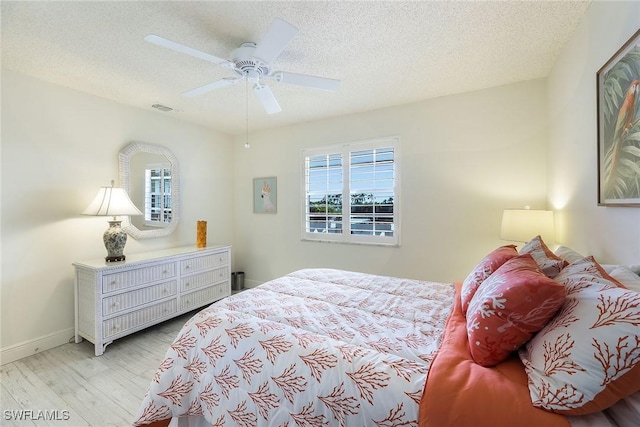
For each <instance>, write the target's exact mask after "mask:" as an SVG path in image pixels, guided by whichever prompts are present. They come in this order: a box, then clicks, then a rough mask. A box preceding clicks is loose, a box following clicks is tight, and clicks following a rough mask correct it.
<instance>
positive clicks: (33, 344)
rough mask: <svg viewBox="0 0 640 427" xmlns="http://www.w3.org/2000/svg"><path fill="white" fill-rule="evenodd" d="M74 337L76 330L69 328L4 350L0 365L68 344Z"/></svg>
mask: <svg viewBox="0 0 640 427" xmlns="http://www.w3.org/2000/svg"><path fill="white" fill-rule="evenodd" d="M74 336H75V330H74V329H73V328H69V329H65V330H63V331H60V332H54V333H52V334H49V335H45V336H43V337H40V338H36V339H34V340H30V341H25V342H22V343H20V344H15V345H12V346H9V347H7V348H3V349H2V350H0V365H4V364H7V363H11V362H15V361H16V360H19V359H22V358H24V357H28V356H31V355H33V354H36V353H40V352H41V351H45V350H49V349H51V348H54V347H58V346H60V345H63V344H67V343H68V342H69V339H70V338H71V339H73V337H74Z"/></svg>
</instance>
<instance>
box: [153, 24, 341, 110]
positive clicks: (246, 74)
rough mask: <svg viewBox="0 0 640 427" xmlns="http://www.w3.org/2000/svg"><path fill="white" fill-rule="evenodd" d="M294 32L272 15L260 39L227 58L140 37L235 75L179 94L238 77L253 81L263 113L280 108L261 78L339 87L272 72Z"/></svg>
mask: <svg viewBox="0 0 640 427" xmlns="http://www.w3.org/2000/svg"><path fill="white" fill-rule="evenodd" d="M296 34H298V29H297V28H296V27H294V26H293V25H291V24H289V23H288V22H286V21H284V20H282V19H279V18H275V19H274V20H273V22H272V23H271V26H270V27H269V29H268V30H267V32H266V33H265V34H264V35H263V36H262V39H261V40H260V42H258V43H253V42H246V43H242V45H240V47H239V48H237V49H235V50H233V51H232V52H231V56H230V59H229V60H227V59H222V58H219V57H217V56H214V55H211V54H208V53H205V52H202V51H200V50H198V49H194V48H192V47H188V46H185V45H182V44H180V43H176V42H173V41H171V40H167V39H165V38H163V37H160V36H157V35H154V34H149V35H148V36H146V37H145V38H144V39H145V40H146V41H148V42H150V43H153V44H156V45H159V46H162V47H165V48H167V49H171V50H174V51H176V52H181V53H185V54H187V55H191V56H194V57H196V58H200V59H203V60H205V61H209V62H213V63H214V64H218V65H220V66H222V67H224V68H227V69H229V70H231V71H233V72H234V73H235V76H231V77H224V78H222V79H220V80H217V81H215V82H212V83H208V84H206V85H204V86H200V87H197V88H195V89H191V90H188V91H186V92H183V93H182V95H183V96H187V97H193V96H198V95H202V94H204V93H207V92H209V91H212V90H215V89H219V88H222V87H225V86H229V85H232V84H235V83H237V82H238V81H240V80H246V81H247V82H249V83H253V92H254V93H255V94H256V96H257V97H258V99H259V100H260V102H261V103H262V106H263V107H264V109H265V110H266V111H267V113H268V114H274V113H278V112H280V111H282V109H281V108H280V104H278V101H277V100H276V98H275V96H274V95H273V92H272V91H271V89H270V88H269V86H267V85H266V84H265V83H264V82H263V81H262V80H263V79H273V80H275V81H278V82H282V83H288V84H294V85H299V86H305V87H310V88H315V89H322V90H328V91H337V90H338V88H339V87H340V80H335V79H329V78H325V77H319V76H310V75H307V74H298V73H291V72H288V71H273V70H272V69H271V63H272V62H273V61H274V60H275V59H276V58H277V57H278V56H279V55H280V53H282V51H283V50H284V48H285V47H287V45H288V44H289V43H290V42H291V40H293V38H294V37H295V36H296Z"/></svg>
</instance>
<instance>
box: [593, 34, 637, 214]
mask: <svg viewBox="0 0 640 427" xmlns="http://www.w3.org/2000/svg"><path fill="white" fill-rule="evenodd" d="M596 80H597V84H596V86H597V92H598V205H600V206H640V30H638V31H637V32H636V33H635V34H634V35H633V36H632V37H631V38H630V39H629V41H627V42H626V43H625V44H624V46H622V47H621V48H620V49H619V50H618V51H617V52H616V53H615V54H614V55H613V56H612V57H611V59H609V61H607V63H606V64H604V66H603V67H602V68H600V70H598V72H597V74H596Z"/></svg>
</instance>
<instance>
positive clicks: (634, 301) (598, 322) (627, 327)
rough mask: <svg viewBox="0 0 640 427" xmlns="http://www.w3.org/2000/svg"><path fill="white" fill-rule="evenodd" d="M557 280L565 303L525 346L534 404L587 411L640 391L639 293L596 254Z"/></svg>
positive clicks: (522, 356) (524, 359) (573, 412)
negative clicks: (611, 273) (617, 277)
mask: <svg viewBox="0 0 640 427" xmlns="http://www.w3.org/2000/svg"><path fill="white" fill-rule="evenodd" d="M556 281H558V282H559V283H561V284H563V285H564V286H565V287H566V288H567V298H566V300H565V303H564V304H563V306H562V308H560V311H559V312H558V314H557V315H556V316H555V317H554V318H553V319H552V320H551V321H550V322H549V324H548V325H547V326H545V327H544V328H543V329H542V330H541V331H540V332H539V333H538V334H537V335H536V336H535V337H534V338H533V339H532V340H531V341H530V342H529V343H527V346H526V349H525V348H523V349H521V350H520V359H521V360H522V363H523V364H524V366H525V370H526V372H527V376H528V377H529V393H530V394H531V401H532V402H533V405H534V406H537V407H540V408H544V409H546V410H549V411H552V412H558V413H563V414H566V415H583V414H588V413H591V412H597V411H601V410H603V409H606V408H608V407H610V406H611V405H613V404H615V403H616V402H617V401H618V400H620V399H623V398H625V397H626V396H628V395H631V394H632V393H635V392H637V391H640V293H638V292H634V291H632V290H628V289H625V288H623V287H620V286H618V284H617V283H616V282H615V281H614V279H612V278H611V277H610V276H608V275H607V273H605V272H604V270H603V269H602V268H601V267H600V266H599V265H598V263H597V262H596V261H595V260H594V259H593V257H587V258H584V259H583V260H580V261H576V262H574V263H573V264H571V265H569V266H568V267H565V268H564V269H563V270H562V271H561V272H560V274H558V276H557V277H556Z"/></svg>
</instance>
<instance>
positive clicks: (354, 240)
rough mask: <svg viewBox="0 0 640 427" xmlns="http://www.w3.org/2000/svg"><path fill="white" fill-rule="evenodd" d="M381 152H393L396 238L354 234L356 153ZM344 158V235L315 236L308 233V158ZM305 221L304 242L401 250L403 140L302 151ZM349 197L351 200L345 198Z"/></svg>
mask: <svg viewBox="0 0 640 427" xmlns="http://www.w3.org/2000/svg"><path fill="white" fill-rule="evenodd" d="M381 148H393V186H392V191H393V236H386V235H384V236H383V235H366V234H351V231H350V230H351V215H352V214H351V186H352V182H351V175H350V172H351V156H350V154H351V153H352V152H358V151H366V150H373V149H381ZM331 154H340V155H341V156H342V224H343V225H342V230H343V232H342V233H315V232H308V231H307V212H308V205H307V200H308V199H307V158H309V157H313V156H325V155H331ZM300 158H301V169H302V172H301V178H302V179H301V186H302V188H301V204H300V205H301V220H300V232H301V239H302V240H303V241H314V242H329V243H346V244H359V245H374V246H375V245H381V246H400V237H401V227H400V212H401V209H400V204H401V199H402V198H401V195H400V188H401V186H400V175H401V172H400V171H401V166H400V137H398V136H390V137H384V138H376V139H370V140H364V141H355V142H347V143H343V144H336V145H330V146H321V147H306V148H303V149H302V150H301V155H300ZM345 195H347V197H345Z"/></svg>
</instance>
